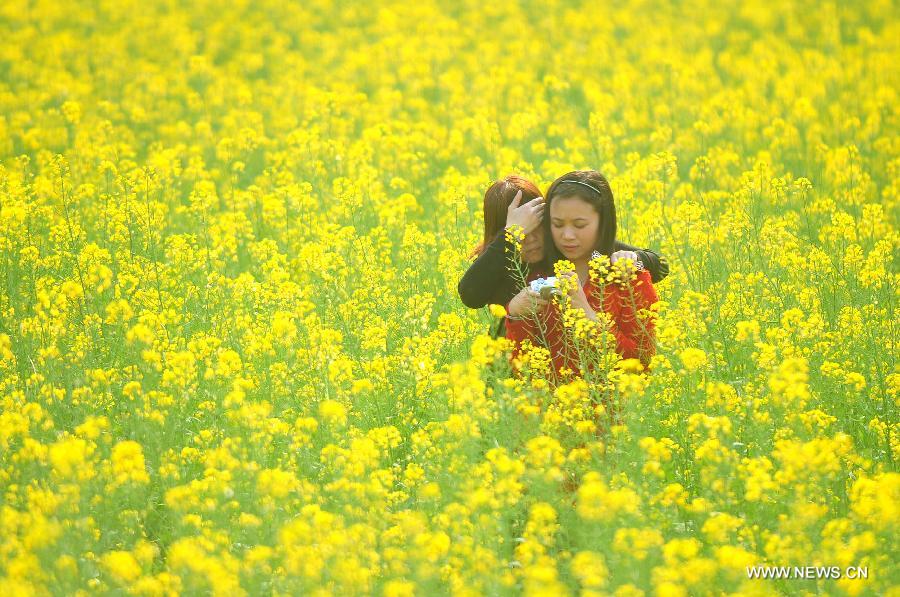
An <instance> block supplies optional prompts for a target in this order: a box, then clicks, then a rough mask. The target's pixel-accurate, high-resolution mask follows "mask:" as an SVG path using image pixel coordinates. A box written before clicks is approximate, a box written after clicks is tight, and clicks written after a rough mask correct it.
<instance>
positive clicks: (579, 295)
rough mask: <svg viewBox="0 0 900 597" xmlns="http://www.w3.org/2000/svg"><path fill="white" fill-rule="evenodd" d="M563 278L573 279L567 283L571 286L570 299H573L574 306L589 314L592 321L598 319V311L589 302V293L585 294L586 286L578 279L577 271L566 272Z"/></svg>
mask: <svg viewBox="0 0 900 597" xmlns="http://www.w3.org/2000/svg"><path fill="white" fill-rule="evenodd" d="M562 278H563V279H565V280H571V281H570V282H568V284H567V285H568V286H569V299H570V300H571V301H572V306H573V307H577V308H579V309H581V310H582V311H584V314H585V315H587V317H588V319H590V320H591V321H597V312H596V311H594V308H593V307H591V304H590V303H589V302H588V298H587V295H585V294H584V288H583V287H582V286H581V283H580V282H579V280H578V274H576V273H575V272H565V273H563V274H562ZM573 278H574V280H573Z"/></svg>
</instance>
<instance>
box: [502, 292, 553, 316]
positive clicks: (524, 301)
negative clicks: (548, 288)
mask: <svg viewBox="0 0 900 597" xmlns="http://www.w3.org/2000/svg"><path fill="white" fill-rule="evenodd" d="M546 306H547V301H546V300H545V299H543V298H541V293H539V292H535V291H533V290H532V289H531V288H528V287H527V286H526V287H525V288H523V289H522V290H520V291H519V294H517V295H516V296H514V297H513V298H512V300H511V301H509V309H508V311H509V315H510V317H515V318H517V319H521V318H523V317H525V316H527V315H531V314H533V313H537V312H538V311H539V310H541V309H543V308H544V307H546Z"/></svg>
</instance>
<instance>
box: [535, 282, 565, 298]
mask: <svg viewBox="0 0 900 597" xmlns="http://www.w3.org/2000/svg"><path fill="white" fill-rule="evenodd" d="M530 287H531V290H533V291H534V292H538V293H540V295H541V298H542V299H544V300H549V299H550V298H551V297H552V296H553V295H559V294H560V290H559V286H558V284H557V280H556V278H554V277H549V278H538V279H536V280H532V281H531V285H530Z"/></svg>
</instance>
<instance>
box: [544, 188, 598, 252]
mask: <svg viewBox="0 0 900 597" xmlns="http://www.w3.org/2000/svg"><path fill="white" fill-rule="evenodd" d="M599 229H600V214H598V213H597V211H596V210H595V209H594V207H593V206H592V205H591V204H590V203H588V202H587V201H585V200H584V199H581V198H580V197H561V198H559V199H554V200H553V201H551V202H550V231H551V233H552V235H553V244H555V245H556V248H557V249H559V252H560V253H562V254H563V255H564V256H565V257H566V259H568V260H569V261H572V262H575V261H583V260H589V259H590V258H591V253H593V252H594V247H596V246H597V233H598V231H599Z"/></svg>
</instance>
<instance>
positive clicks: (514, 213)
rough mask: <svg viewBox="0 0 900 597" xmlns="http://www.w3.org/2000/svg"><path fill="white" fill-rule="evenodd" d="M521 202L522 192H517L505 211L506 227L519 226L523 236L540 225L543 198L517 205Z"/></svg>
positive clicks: (542, 213) (542, 212)
mask: <svg viewBox="0 0 900 597" xmlns="http://www.w3.org/2000/svg"><path fill="white" fill-rule="evenodd" d="M521 201H522V191H517V192H516V196H515V198H514V199H513V200H512V203H510V204H509V207H508V208H507V210H506V225H507V227H508V226H512V225H513V224H515V225H517V226H521V227H522V230H523V231H524V233H525V234H528V233H529V232H531V231H532V230H534V229H535V228H537V227H538V226H540V224H541V219H543V217H544V198H543V197H535V198H534V199H532V200H531V201H529V202H528V203H526V204H525V205H519V203H521Z"/></svg>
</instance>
